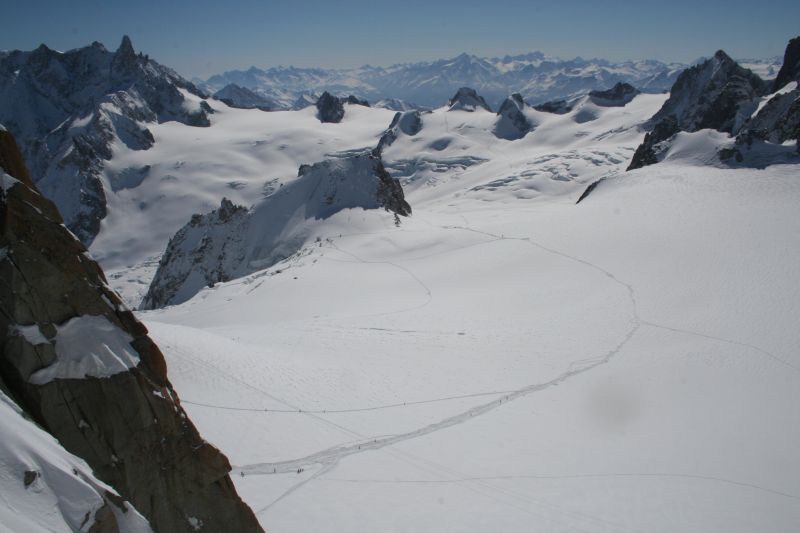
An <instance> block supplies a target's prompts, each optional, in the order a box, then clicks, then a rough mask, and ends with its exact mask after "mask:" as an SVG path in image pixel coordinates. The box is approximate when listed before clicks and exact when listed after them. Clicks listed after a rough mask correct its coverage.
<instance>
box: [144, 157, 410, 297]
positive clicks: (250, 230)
mask: <svg viewBox="0 0 800 533" xmlns="http://www.w3.org/2000/svg"><path fill="white" fill-rule="evenodd" d="M347 208H362V209H380V208H383V209H385V210H387V211H390V212H392V213H393V214H394V217H395V222H396V223H399V218H398V217H399V216H408V215H410V214H411V207H410V206H409V205H408V203H407V202H406V201H405V198H404V195H403V189H402V187H401V186H400V183H399V182H398V181H397V180H396V179H393V178H391V177H390V176H389V174H388V173H387V172H386V170H385V169H384V167H383V163H382V162H381V159H380V156H379V154H376V153H375V152H374V151H373V152H372V153H361V154H345V155H343V156H342V157H337V158H331V159H327V160H325V161H322V162H320V163H315V164H313V165H303V166H301V167H300V170H299V172H298V179H297V180H295V181H293V182H291V183H289V184H288V185H286V186H284V187H281V188H280V189H279V190H278V191H277V192H275V193H273V194H272V195H271V196H268V197H267V198H266V199H265V200H264V201H262V202H261V203H260V204H258V205H256V206H255V207H254V208H252V209H251V210H248V209H246V208H244V207H241V206H236V205H234V204H233V203H231V202H230V201H229V200H227V199H223V200H222V202H221V204H220V207H219V208H218V209H216V210H214V211H212V212H211V213H208V214H205V215H195V216H193V217H192V219H191V220H190V221H189V223H188V224H186V226H184V227H183V228H181V229H180V230H179V231H178V232H177V233H176V234H175V236H174V237H173V238H172V239H171V240H170V242H169V244H168V245H167V249H166V251H165V252H164V255H163V256H162V258H161V261H160V263H159V266H158V270H157V272H156V275H155V277H154V278H153V282H152V283H151V285H150V288H149V290H148V292H147V295H146V296H145V298H144V300H143V301H142V305H141V308H142V309H155V308H159V307H164V306H166V305H173V304H179V303H182V302H184V301H186V300H188V299H189V298H191V297H192V296H194V295H195V294H196V293H197V292H198V291H200V290H201V289H202V288H204V287H206V286H213V285H214V284H215V283H218V282H224V281H229V280H231V279H235V278H238V277H242V276H246V275H248V274H250V273H253V272H256V271H258V270H263V269H266V268H268V267H270V266H272V265H274V264H276V263H278V262H279V261H282V260H284V259H286V258H288V257H290V256H291V255H293V254H294V253H296V252H297V251H298V250H300V249H301V248H302V247H303V246H304V245H305V244H306V242H307V240H308V237H309V231H310V226H311V225H312V224H313V221H314V220H317V219H326V218H328V217H330V216H332V215H334V214H336V213H338V212H339V211H341V210H343V209H347Z"/></svg>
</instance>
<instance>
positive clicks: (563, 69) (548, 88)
mask: <svg viewBox="0 0 800 533" xmlns="http://www.w3.org/2000/svg"><path fill="white" fill-rule="evenodd" d="M685 67H686V65H682V64H678V63H669V64H668V63H662V62H660V61H655V60H641V61H623V62H611V61H606V60H603V59H589V60H587V59H582V58H575V59H571V60H561V59H557V58H551V57H547V56H545V55H544V54H542V53H540V52H533V53H530V54H523V55H517V56H505V57H502V58H482V57H478V56H475V55H469V54H461V55H459V56H457V57H454V58H450V59H440V60H436V61H426V62H419V63H405V64H398V65H393V66H390V67H372V66H363V67H360V68H356V69H320V68H296V67H274V68H269V69H266V70H262V69H259V68H256V67H251V68H250V69H248V70H233V71H228V72H225V73H223V74H217V75H214V76H211V77H210V78H209V79H208V80H205V81H202V80H195V82H196V83H198V84H199V85H200V86H202V87H204V88H206V89H207V90H208V91H210V92H214V91H217V90H219V89H222V88H223V87H224V86H225V85H228V84H229V83H235V84H237V85H239V86H241V87H245V88H248V89H251V90H253V91H255V92H257V93H259V94H261V95H262V96H264V97H266V98H269V99H271V100H273V101H275V102H277V103H279V104H280V105H282V106H283V107H284V108H290V107H291V106H292V105H293V104H294V102H295V101H296V100H297V98H298V97H299V96H301V95H302V94H304V93H308V92H315V93H317V94H321V93H322V92H323V91H329V92H331V93H334V94H344V95H346V94H351V93H353V94H356V95H358V96H360V97H362V98H367V99H368V100H370V101H377V100H382V99H392V98H393V99H399V100H402V101H406V102H411V103H414V104H417V105H421V106H426V107H439V106H441V105H443V104H444V103H445V102H446V101H447V99H448V98H450V96H452V95H453V94H454V93H455V91H456V90H457V89H458V88H459V87H472V88H474V89H476V90H477V91H478V92H480V93H481V94H482V95H483V96H484V97H485V98H486V99H487V101H488V102H489V104H490V105H491V106H492V107H493V108H497V107H498V106H499V104H500V103H501V102H502V101H503V99H505V98H506V97H507V96H508V95H509V94H511V93H520V94H521V95H522V96H523V98H525V99H526V100H527V101H529V102H531V103H534V104H536V103H541V102H545V101H548V100H552V99H556V98H566V97H574V96H580V95H583V94H586V93H588V92H589V91H590V90H594V89H608V88H610V87H611V86H613V85H614V84H616V83H617V82H628V83H631V84H633V85H635V86H636V87H638V88H639V89H642V90H644V91H647V92H661V91H665V90H667V89H669V87H670V86H671V85H672V83H673V82H674V81H675V79H676V77H677V75H678V74H679V73H680V71H681V70H683V69H684V68H685Z"/></svg>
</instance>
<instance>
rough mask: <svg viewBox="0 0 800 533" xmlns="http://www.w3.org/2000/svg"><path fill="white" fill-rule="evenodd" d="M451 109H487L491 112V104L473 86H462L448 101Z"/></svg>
mask: <svg viewBox="0 0 800 533" xmlns="http://www.w3.org/2000/svg"><path fill="white" fill-rule="evenodd" d="M448 105H449V106H450V111H476V110H478V109H485V110H486V111H490V112H491V108H490V107H489V104H487V103H486V100H484V99H483V97H482V96H481V95H479V94H478V92H477V91H476V90H475V89H473V88H471V87H461V88H460V89H458V91H456V94H454V95H453V97H452V98H450V101H449V102H448Z"/></svg>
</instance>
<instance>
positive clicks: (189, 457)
mask: <svg viewBox="0 0 800 533" xmlns="http://www.w3.org/2000/svg"><path fill="white" fill-rule="evenodd" d="M123 45H124V47H123V52H125V51H126V48H127V46H126V45H125V43H123ZM126 53H127V52H126ZM115 68H122V67H121V66H120V67H115ZM7 135H8V134H7V133H4V132H0V147H2V148H0V150H1V153H0V162H2V165H3V170H4V171H3V173H1V174H0V179H1V180H2V182H1V183H0V185H1V186H0V280H2V282H1V283H0V383H2V384H3V385H2V387H3V389H4V390H5V391H6V392H7V393H8V394H9V395H11V396H12V397H13V399H14V400H15V402H16V403H17V404H18V405H19V406H20V407H21V408H22V409H23V410H24V411H25V412H26V413H27V414H28V415H29V416H30V417H31V418H32V419H33V420H35V421H36V422H37V423H38V424H39V425H40V426H41V427H42V428H44V429H45V430H46V431H47V432H49V433H50V434H52V435H53V436H54V437H56V438H57V439H58V441H59V442H60V443H61V445H62V446H63V447H64V448H65V449H67V450H68V451H69V452H71V453H73V454H75V455H77V456H79V457H81V458H83V459H84V460H85V461H86V462H87V463H88V464H89V465H90V466H91V468H92V470H93V471H94V475H96V476H97V477H98V478H99V479H101V480H103V481H104V482H106V483H108V484H109V485H111V486H112V487H114V488H115V489H116V490H117V491H118V492H119V494H120V495H121V496H122V498H124V499H126V500H128V501H130V502H131V503H132V504H133V505H134V506H135V507H136V509H137V510H138V511H140V512H141V513H142V514H143V515H144V516H145V517H146V518H147V519H148V520H149V522H150V524H151V525H152V527H153V528H154V529H155V530H156V531H165V532H166V531H169V532H172V531H186V532H189V531H194V527H195V526H196V525H197V524H199V523H202V524H203V526H204V527H205V528H206V529H207V530H208V531H261V528H260V526H259V525H258V522H257V521H256V518H255V516H254V515H253V513H252V511H250V509H249V508H248V507H247V506H246V505H245V504H244V503H243V502H242V501H241V499H240V498H239V497H238V495H237V494H236V491H235V489H234V487H233V484H232V482H231V480H230V478H229V477H228V472H229V471H230V465H229V463H228V460H227V459H226V458H225V456H224V455H222V454H221V453H220V452H219V451H218V450H217V449H216V448H214V447H213V446H212V445H211V444H209V443H207V442H205V441H204V440H203V439H202V438H201V437H200V435H199V434H198V433H197V430H196V429H195V427H194V425H193V424H192V423H191V421H190V420H189V419H188V418H187V416H186V413H185V412H184V411H183V409H182V408H181V405H180V402H179V400H178V397H177V395H176V393H175V391H174V389H173V388H172V385H171V384H170V382H169V380H168V379H167V369H166V364H165V362H164V358H163V356H162V354H161V352H160V351H159V349H158V347H157V346H156V345H155V344H154V343H153V341H152V340H151V339H150V337H149V336H148V335H147V329H146V328H145V327H144V325H142V324H141V323H140V322H139V321H138V320H137V319H136V317H135V316H134V315H133V313H132V312H131V311H129V310H128V309H126V308H125V306H124V305H123V303H122V302H121V300H120V299H119V297H118V296H117V294H116V293H115V292H114V291H112V290H111V289H110V288H109V287H108V285H107V284H106V280H105V277H104V275H103V272H102V271H101V269H100V267H99V266H98V265H97V263H95V262H94V261H93V260H92V259H91V258H90V257H89V255H88V253H87V252H86V248H85V247H84V246H83V244H81V242H80V241H78V240H77V239H76V238H75V237H74V236H73V235H72V234H71V233H70V232H69V231H68V230H67V228H66V227H65V226H64V225H63V224H62V219H61V216H60V215H59V213H58V211H57V210H56V207H55V205H54V204H53V203H52V202H50V201H49V200H47V199H45V198H44V197H43V196H42V195H41V194H40V193H39V192H38V190H37V189H36V186H35V185H34V183H33V182H32V181H31V180H30V177H29V176H28V175H27V174H26V173H25V172H24V171H21V170H20V168H19V165H18V163H19V161H20V160H21V156H20V155H19V154H18V153H15V151H14V149H13V141H11V140H10V139H8V138H7ZM95 518H96V520H95V523H96V524H99V525H98V528H99V530H101V531H116V530H118V529H119V528H116V527H115V523H114V520H113V516H111V515H110V514H109V512H108V511H106V512H105V514H104V515H103V516H96V517H95Z"/></svg>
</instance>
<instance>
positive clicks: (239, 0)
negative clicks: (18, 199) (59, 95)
mask: <svg viewBox="0 0 800 533" xmlns="http://www.w3.org/2000/svg"><path fill="white" fill-rule="evenodd" d="M2 11H3V16H2V19H0V49H2V50H8V49H23V50H27V49H32V48H35V47H36V46H38V45H39V44H40V43H45V44H47V45H48V46H50V47H52V48H56V49H59V50H66V49H70V48H75V47H79V46H85V45H87V44H89V43H91V42H92V41H95V40H97V41H100V42H102V43H104V44H105V45H106V46H107V47H109V48H115V47H116V46H117V45H118V43H119V41H120V38H121V36H122V35H123V34H128V35H130V37H131V39H132V40H133V44H134V47H135V48H136V49H137V50H141V51H143V52H145V53H148V54H150V56H151V57H153V58H155V59H157V60H158V61H159V62H161V63H163V64H166V65H168V66H171V67H173V68H175V69H176V70H178V72H180V73H181V74H183V75H186V76H189V77H191V76H200V77H207V76H208V75H210V74H214V73H218V72H221V71H224V70H229V69H233V68H247V67H249V66H251V65H256V66H259V67H268V66H276V65H296V66H322V67H351V66H358V65H362V64H366V63H370V64H373V65H389V64H392V63H398V62H407V61H419V60H428V59H436V58H442V57H451V56H454V55H457V54H459V53H461V52H467V53H474V54H477V55H482V56H496V55H505V54H507V53H508V54H516V53H524V52H531V51H535V50H540V51H542V52H544V53H546V54H548V55H553V56H558V57H562V58H571V57H575V56H578V55H579V56H582V57H587V58H588V57H602V58H607V59H612V60H619V59H642V58H654V59H661V60H666V61H681V62H689V61H693V60H694V59H696V58H698V57H700V56H708V55H710V54H712V53H713V52H714V51H716V50H717V49H719V48H722V49H724V50H725V51H727V52H728V53H729V54H730V55H732V56H733V57H747V58H753V57H755V58H760V57H770V56H775V55H782V54H783V51H784V48H785V47H786V43H787V42H788V40H789V39H790V38H791V37H793V36H797V35H800V23H798V21H800V1H798V0H786V1H784V0H775V1H762V2H760V3H755V2H752V0H750V1H739V0H727V1H719V0H710V1H709V0H692V1H686V0H674V1H671V2H666V1H664V2H653V3H650V2H647V0H638V1H628V0H617V1H607V2H599V1H588V0H560V1H557V2H539V1H523V0H494V1H492V2H487V1H474V0H457V1H450V0H447V1H434V0H428V1H421V0H404V1H403V0H396V1H393V2H383V1H381V0H340V1H336V0H328V1H325V2H321V1H317V0H306V1H301V2H288V1H281V2H277V1H267V0H231V1H229V2H220V1H219V0H215V1H214V2H211V1H208V0H193V1H191V2H189V1H184V0H174V1H170V0H162V1H159V2H155V1H150V0H143V1H137V2H130V3H124V2H117V1H114V0H105V1H95V0H72V1H69V2H65V1H63V0H60V1H50V0H28V1H25V2H21V1H17V0H10V2H9V1H8V0H6V2H4V7H3V9H2Z"/></svg>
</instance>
